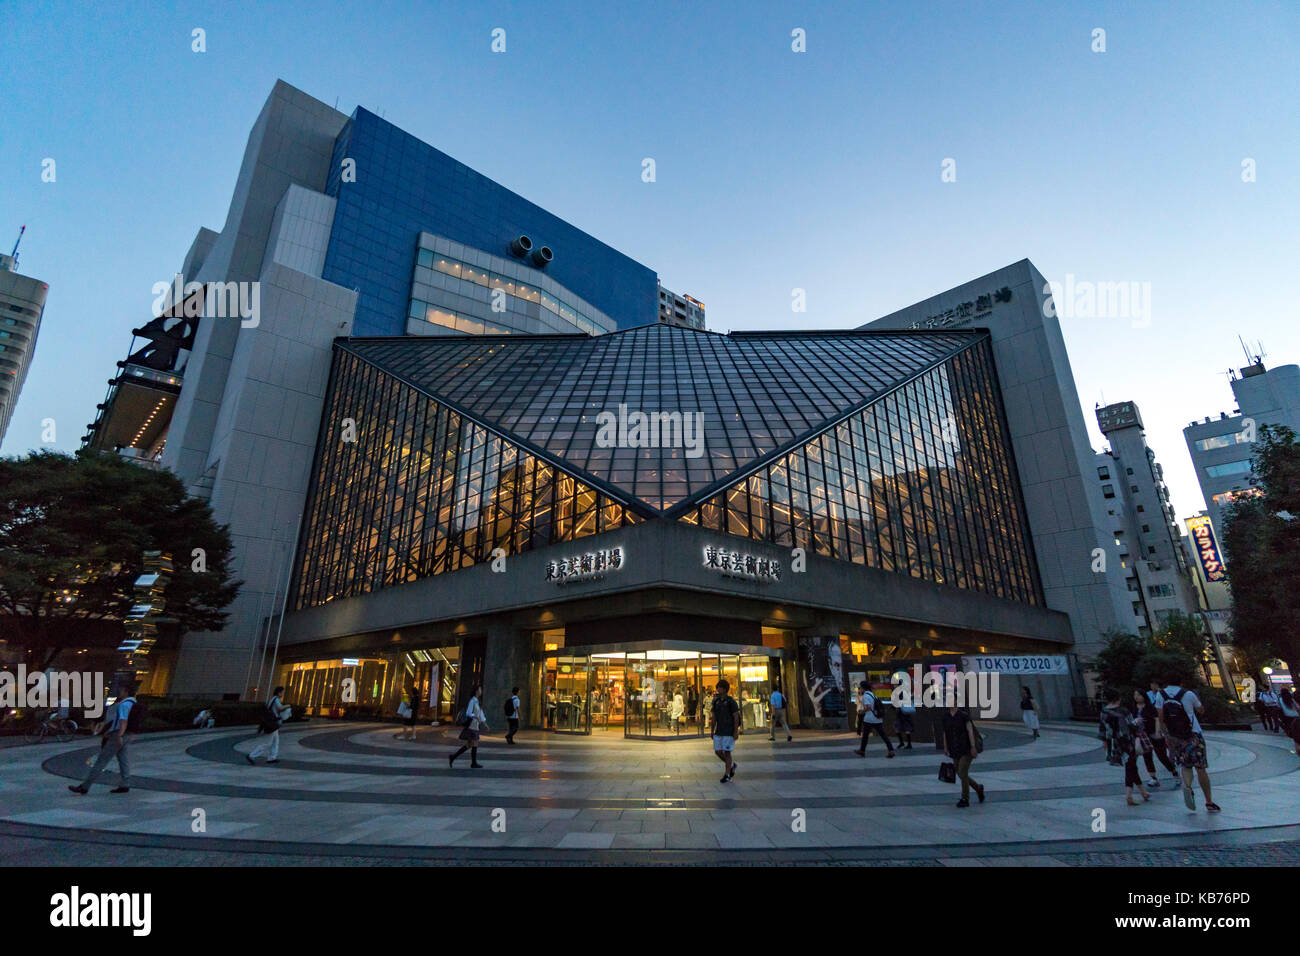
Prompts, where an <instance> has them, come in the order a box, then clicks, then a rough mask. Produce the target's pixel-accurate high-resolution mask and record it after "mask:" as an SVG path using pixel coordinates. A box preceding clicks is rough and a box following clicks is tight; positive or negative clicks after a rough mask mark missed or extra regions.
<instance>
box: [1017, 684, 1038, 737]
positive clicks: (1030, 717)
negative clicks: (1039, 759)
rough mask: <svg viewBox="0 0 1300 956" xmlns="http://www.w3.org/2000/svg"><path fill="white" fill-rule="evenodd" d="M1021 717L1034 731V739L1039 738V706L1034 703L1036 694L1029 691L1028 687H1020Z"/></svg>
mask: <svg viewBox="0 0 1300 956" xmlns="http://www.w3.org/2000/svg"><path fill="white" fill-rule="evenodd" d="M1020 719H1021V720H1023V721H1024V722H1025V726H1026V727H1028V728H1029V729H1030V730H1032V731H1033V732H1034V739H1035V740H1037V739H1038V708H1037V707H1036V706H1035V705H1034V695H1033V694H1031V693H1030V692H1029V688H1028V687H1022V688H1020Z"/></svg>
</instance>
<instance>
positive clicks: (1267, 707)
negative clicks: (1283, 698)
mask: <svg viewBox="0 0 1300 956" xmlns="http://www.w3.org/2000/svg"><path fill="white" fill-rule="evenodd" d="M1259 699H1260V700H1261V701H1262V702H1263V704H1264V729H1265V730H1268V731H1269V732H1271V733H1275V734H1280V733H1282V723H1283V721H1282V706H1281V702H1280V701H1279V699H1278V695H1277V691H1275V690H1273V685H1272V684H1265V685H1264V689H1263V690H1262V691H1260V692H1259Z"/></svg>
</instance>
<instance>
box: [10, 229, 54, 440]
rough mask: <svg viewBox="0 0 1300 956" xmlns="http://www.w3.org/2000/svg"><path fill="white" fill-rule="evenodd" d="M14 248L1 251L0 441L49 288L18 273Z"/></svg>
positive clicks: (29, 358) (28, 360) (24, 373)
mask: <svg viewBox="0 0 1300 956" xmlns="http://www.w3.org/2000/svg"><path fill="white" fill-rule="evenodd" d="M24 228H26V227H24ZM17 252H18V247H17V245H15V246H14V251H13V254H10V255H4V254H0V441H4V437H5V430H6V429H8V427H9V420H10V419H11V418H12V417H13V414H14V406H15V405H17V403H18V393H19V392H20V391H22V387H23V382H24V381H26V379H27V369H28V368H29V367H30V366H31V364H32V353H33V352H35V351H36V336H37V333H39V332H40V329H41V315H42V314H43V313H44V311H45V297H46V296H47V295H48V294H49V291H50V287H49V286H48V285H46V284H45V283H44V282H41V281H40V280H39V279H33V278H31V277H30V276H25V275H21V274H19V272H18V258H17Z"/></svg>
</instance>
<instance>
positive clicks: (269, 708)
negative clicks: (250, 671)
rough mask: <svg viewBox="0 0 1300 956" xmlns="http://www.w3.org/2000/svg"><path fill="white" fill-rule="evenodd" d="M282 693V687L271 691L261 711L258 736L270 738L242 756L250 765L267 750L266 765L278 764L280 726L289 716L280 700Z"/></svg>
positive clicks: (255, 762) (254, 763) (287, 710)
mask: <svg viewBox="0 0 1300 956" xmlns="http://www.w3.org/2000/svg"><path fill="white" fill-rule="evenodd" d="M283 693H284V686H283V685H281V686H279V687H277V688H276V689H275V690H273V691H271V699H270V700H268V701H267V702H266V709H265V710H263V711H262V723H261V725H260V726H259V727H258V728H257V732H258V733H259V734H270V737H269V738H268V739H267V740H264V741H262V742H261V743H260V744H258V745H257V746H256V747H254V748H253V749H252V750H251V751H249V752H248V753H246V754H244V759H245V760H247V761H248V762H249V763H250V764H253V765H256V764H257V758H258V757H260V756H262V754H263V753H264V752H266V751H267V750H269V751H270V753H269V754H268V755H267V758H266V762H267V763H268V764H272V763H279V762H280V725H281V724H282V723H284V721H285V718H287V717H288V716H289V708H288V707H286V706H285V705H284V702H283V701H282V700H281V699H280V695H281V694H283Z"/></svg>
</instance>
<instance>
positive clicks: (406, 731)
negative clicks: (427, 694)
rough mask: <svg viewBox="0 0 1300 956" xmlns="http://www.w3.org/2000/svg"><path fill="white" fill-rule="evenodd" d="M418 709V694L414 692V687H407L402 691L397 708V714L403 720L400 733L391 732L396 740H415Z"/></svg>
mask: <svg viewBox="0 0 1300 956" xmlns="http://www.w3.org/2000/svg"><path fill="white" fill-rule="evenodd" d="M419 711H420V695H419V694H417V693H416V692H415V688H414V687H408V688H406V690H404V691H402V703H401V704H400V705H399V706H398V708H397V716H398V717H401V718H402V719H403V720H404V721H405V722H406V726H404V727H403V728H402V730H401V732H400V733H396V734H393V737H394V738H395V739H397V740H411V741H414V740H415V718H416V716H417V715H418V714H419Z"/></svg>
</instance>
